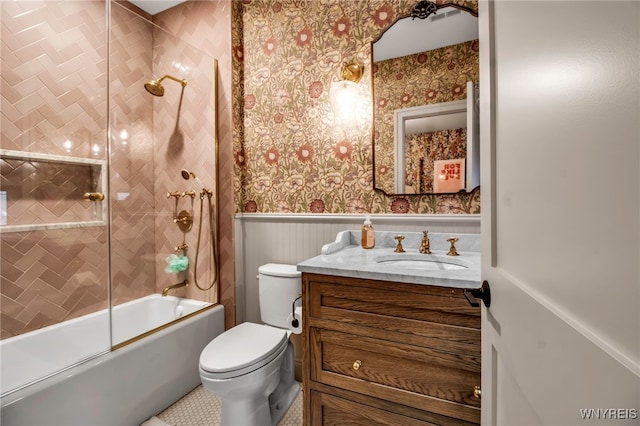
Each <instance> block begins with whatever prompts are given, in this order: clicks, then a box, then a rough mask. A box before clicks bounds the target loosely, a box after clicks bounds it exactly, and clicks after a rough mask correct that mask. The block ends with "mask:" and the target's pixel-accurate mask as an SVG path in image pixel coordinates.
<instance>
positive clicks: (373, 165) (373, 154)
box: [369, 0, 478, 197]
mask: <svg viewBox="0 0 640 426" xmlns="http://www.w3.org/2000/svg"><path fill="white" fill-rule="evenodd" d="M416 4H417V0H416ZM446 7H453V8H455V9H459V10H462V11H463V12H467V13H469V14H470V15H471V16H474V17H476V18H477V17H478V12H476V11H475V10H473V9H471V8H469V7H466V6H462V5H459V4H457V3H453V2H446V3H441V4H437V5H436V10H440V9H443V8H446ZM410 17H411V14H410V13H408V14H405V15H398V17H397V18H396V19H395V20H394V21H393V22H392V23H391V24H389V26H387V27H386V28H384V29H382V31H381V32H380V34H379V35H378V36H377V37H376V38H374V39H372V40H371V42H370V44H369V57H370V58H369V66H370V68H369V69H370V70H371V168H372V185H373V189H374V191H380V192H382V193H383V194H384V195H385V196H387V197H395V196H410V195H415V196H422V195H443V194H442V193H429V192H424V193H415V194H412V193H406V192H402V193H387V192H386V191H385V190H384V189H382V188H378V187H377V186H376V146H375V117H376V116H375V88H374V84H373V69H374V62H373V47H374V44H375V43H376V42H377V41H379V40H380V39H381V38H382V37H383V36H384V34H385V33H386V32H387V31H388V30H389V29H390V28H391V27H393V26H394V25H395V24H396V22H398V21H400V20H401V19H405V18H410ZM460 102H462V101H460ZM465 102H466V101H465ZM431 105H437V104H427V105H426V106H431ZM397 133H398V132H397V130H396V129H394V131H393V134H394V139H395V138H396V137H397V136H396V135H397ZM393 143H394V149H395V143H396V142H395V140H394V141H393ZM477 143H478V141H475V144H477ZM468 156H469V153H468V152H467V157H468ZM394 166H395V164H394ZM396 174H397V172H396V170H394V184H393V187H394V188H395V187H396V186H397V183H396V182H395V176H396ZM467 182H468V179H467ZM465 186H466V187H467V188H466V190H465V191H464V193H470V192H471V191H473V190H474V189H475V187H474V188H468V185H465Z"/></svg>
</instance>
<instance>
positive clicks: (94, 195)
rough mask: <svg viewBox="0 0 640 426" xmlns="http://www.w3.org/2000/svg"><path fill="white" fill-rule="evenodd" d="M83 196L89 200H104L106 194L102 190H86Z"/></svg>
mask: <svg viewBox="0 0 640 426" xmlns="http://www.w3.org/2000/svg"><path fill="white" fill-rule="evenodd" d="M82 198H84V199H85V200H87V201H102V200H104V194H103V193H102V192H85V193H84V195H83V196H82Z"/></svg>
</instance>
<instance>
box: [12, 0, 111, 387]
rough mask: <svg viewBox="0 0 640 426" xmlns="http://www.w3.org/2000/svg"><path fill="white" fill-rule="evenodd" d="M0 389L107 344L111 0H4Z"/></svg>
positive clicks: (36, 377) (92, 353) (62, 366)
mask: <svg viewBox="0 0 640 426" xmlns="http://www.w3.org/2000/svg"><path fill="white" fill-rule="evenodd" d="M0 8H1V13H0V16H1V19H2V50H1V52H0V54H1V61H2V79H3V84H2V91H1V97H2V122H1V124H2V125H1V128H2V130H1V132H2V139H1V145H0V154H1V155H0V157H1V159H0V171H1V175H2V176H1V177H2V180H1V183H0V239H1V243H2V252H1V257H2V265H1V266H2V269H1V282H0V291H1V293H2V299H1V300H2V301H1V303H0V312H1V316H2V321H1V338H2V340H1V341H0V356H1V359H0V363H1V366H2V371H1V372H0V373H1V376H0V377H1V379H0V384H1V388H2V389H1V393H2V394H6V393H8V392H11V391H13V390H15V389H18V388H20V387H22V386H24V385H27V384H29V383H31V382H33V381H36V380H39V379H41V378H43V377H46V376H48V375H51V374H53V373H55V372H57V371H60V370H63V369H65V368H67V367H69V366H70V365H73V364H75V363H77V362H80V361H82V360H86V359H88V358H91V357H94V356H96V355H98V354H100V353H103V352H105V351H108V350H109V349H110V326H109V312H108V308H109V232H108V214H107V203H108V198H103V197H104V196H106V194H107V193H108V191H107V145H106V141H107V127H106V123H107V96H108V91H107V75H108V70H107V63H108V62H107V19H106V14H107V9H108V7H107V5H106V3H105V2H104V1H68V0H62V1H29V2H0Z"/></svg>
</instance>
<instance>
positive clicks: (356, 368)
mask: <svg viewBox="0 0 640 426" xmlns="http://www.w3.org/2000/svg"><path fill="white" fill-rule="evenodd" d="M361 365H362V361H360V360H359V359H356V361H355V362H354V363H353V369H354V370H356V371H358V370H360V366H361Z"/></svg>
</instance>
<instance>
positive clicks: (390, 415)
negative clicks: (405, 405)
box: [309, 391, 473, 426]
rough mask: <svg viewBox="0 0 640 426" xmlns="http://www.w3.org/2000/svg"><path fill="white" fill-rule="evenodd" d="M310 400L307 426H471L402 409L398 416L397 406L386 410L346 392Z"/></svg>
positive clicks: (381, 404)
mask: <svg viewBox="0 0 640 426" xmlns="http://www.w3.org/2000/svg"><path fill="white" fill-rule="evenodd" d="M310 399H311V410H310V416H309V423H310V425H311V426H321V425H322V426H344V425H367V426H378V425H379V426H390V425H402V426H428V425H450V426H453V425H457V426H471V425H473V423H467V422H465V421H462V420H458V419H453V418H451V417H443V416H439V415H436V414H430V413H424V412H416V411H415V410H411V409H402V410H398V411H400V412H398V411H396V408H398V407H397V406H390V405H389V404H385V403H384V401H380V400H363V399H362V398H359V397H358V395H357V394H349V393H348V392H340V396H337V395H332V394H329V393H323V392H317V391H311V392H310Z"/></svg>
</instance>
